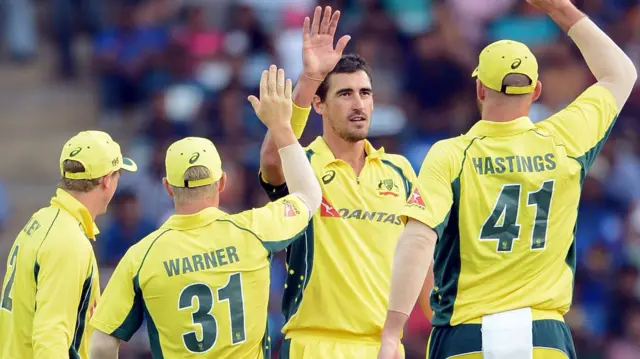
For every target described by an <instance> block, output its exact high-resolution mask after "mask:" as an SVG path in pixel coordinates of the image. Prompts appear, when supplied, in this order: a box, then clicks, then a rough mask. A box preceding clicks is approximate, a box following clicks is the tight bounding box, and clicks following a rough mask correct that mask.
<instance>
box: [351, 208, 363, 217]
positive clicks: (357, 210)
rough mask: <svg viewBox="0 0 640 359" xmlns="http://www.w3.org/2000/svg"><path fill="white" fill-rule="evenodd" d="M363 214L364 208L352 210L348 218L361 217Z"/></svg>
mask: <svg viewBox="0 0 640 359" xmlns="http://www.w3.org/2000/svg"><path fill="white" fill-rule="evenodd" d="M361 214H362V210H361V209H356V210H355V211H353V212H351V215H350V216H349V217H348V218H355V219H360V215H361Z"/></svg>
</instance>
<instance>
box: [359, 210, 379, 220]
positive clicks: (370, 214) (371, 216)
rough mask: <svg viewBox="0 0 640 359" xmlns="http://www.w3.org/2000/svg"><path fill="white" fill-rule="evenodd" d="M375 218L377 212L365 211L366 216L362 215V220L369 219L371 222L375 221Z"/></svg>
mask: <svg viewBox="0 0 640 359" xmlns="http://www.w3.org/2000/svg"><path fill="white" fill-rule="evenodd" d="M375 217H376V212H369V211H364V214H363V215H362V219H368V220H370V221H373V219H374V218H375Z"/></svg>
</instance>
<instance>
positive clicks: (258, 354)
mask: <svg viewBox="0 0 640 359" xmlns="http://www.w3.org/2000/svg"><path fill="white" fill-rule="evenodd" d="M309 218H310V213H309V209H308V207H307V205H306V204H305V203H304V202H302V201H301V200H300V199H299V198H298V197H297V196H287V197H286V198H283V199H281V200H280V201H278V202H274V203H269V204H268V205H267V206H265V207H262V208H259V209H252V210H249V211H245V212H242V213H240V214H235V215H230V214H226V213H224V212H222V211H221V210H219V209H217V208H208V209H205V210H202V211H200V212H198V213H196V214H193V215H174V216H172V217H170V218H169V219H168V220H167V221H166V222H165V223H164V224H163V225H162V226H161V227H160V229H159V230H157V231H155V232H154V233H152V234H150V235H149V236H147V237H145V238H144V239H142V240H141V241H140V242H138V243H137V244H135V245H134V246H132V247H131V248H130V249H129V250H128V251H127V253H126V254H125V256H124V257H123V258H122V260H121V261H120V263H119V264H118V266H117V268H116V270H115V272H114V273H113V275H112V277H111V279H110V280H109V284H108V285H107V287H106V289H105V291H104V294H103V296H102V298H101V299H100V301H99V302H98V306H97V308H96V313H95V315H94V316H93V319H92V320H91V322H90V324H91V326H93V327H95V328H96V329H98V330H100V331H102V332H104V333H107V334H110V335H112V336H114V337H117V338H119V339H121V340H125V341H127V340H129V339H130V338H131V336H132V335H133V334H134V333H135V332H136V331H137V330H138V328H139V327H140V325H141V324H142V321H143V319H144V320H146V323H147V329H148V333H149V341H150V344H151V350H152V354H153V358H154V359H159V358H165V359H168V358H187V359H188V358H203V357H204V356H203V355H205V353H206V357H207V358H233V359H235V358H249V359H252V358H255V359H261V358H269V357H270V356H269V350H270V348H269V341H270V339H269V337H268V336H267V335H266V334H267V304H268V301H269V283H270V280H269V279H270V277H269V274H270V259H271V255H272V254H273V253H275V252H276V251H280V250H283V249H284V248H285V247H286V246H287V245H288V244H289V243H291V242H292V241H293V240H294V239H296V238H298V237H300V235H301V233H304V230H305V228H306V227H307V223H308V221H309Z"/></svg>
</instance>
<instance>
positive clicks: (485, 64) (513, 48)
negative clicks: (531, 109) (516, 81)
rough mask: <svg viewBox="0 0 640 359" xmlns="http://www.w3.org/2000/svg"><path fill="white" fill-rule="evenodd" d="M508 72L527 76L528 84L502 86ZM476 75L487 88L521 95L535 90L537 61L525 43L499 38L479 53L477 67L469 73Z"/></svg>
mask: <svg viewBox="0 0 640 359" xmlns="http://www.w3.org/2000/svg"><path fill="white" fill-rule="evenodd" d="M509 74H521V75H525V76H527V77H529V79H530V80H531V84H530V85H529V86H503V84H502V83H503V80H504V78H505V77H506V76H507V75H509ZM471 76H473V77H477V78H478V79H480V81H481V82H482V83H483V84H484V85H485V86H487V87H488V88H490V89H492V90H494V91H498V92H502V93H506V94H509V95H522V94H527V93H531V92H533V91H534V90H535V88H536V84H537V83H538V61H537V60H536V57H535V56H534V55H533V53H532V52H531V50H529V48H528V47H527V45H525V44H523V43H520V42H517V41H512V40H500V41H496V42H494V43H492V44H490V45H489V46H487V47H485V48H484V50H482V52H481V53H480V61H479V63H478V68H476V69H475V71H473V74H472V75H471Z"/></svg>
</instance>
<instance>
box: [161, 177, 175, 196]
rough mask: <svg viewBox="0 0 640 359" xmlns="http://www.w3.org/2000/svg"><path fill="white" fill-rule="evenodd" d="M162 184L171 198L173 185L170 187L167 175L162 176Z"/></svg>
mask: <svg viewBox="0 0 640 359" xmlns="http://www.w3.org/2000/svg"><path fill="white" fill-rule="evenodd" d="M162 184H163V185H164V189H165V190H166V191H167V194H168V195H169V197H171V198H173V187H171V185H170V184H169V181H167V177H163V178H162Z"/></svg>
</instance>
